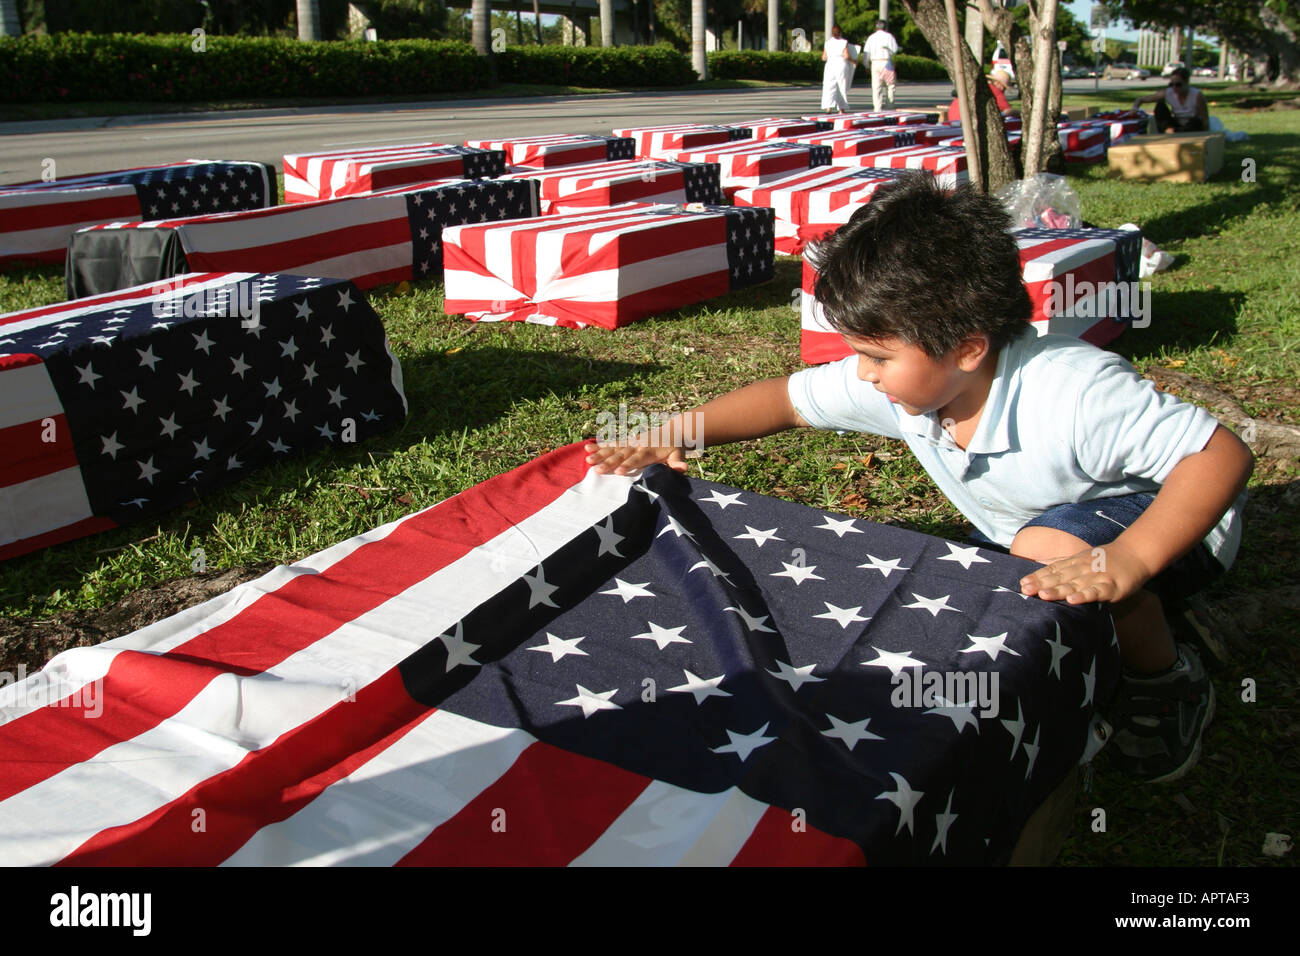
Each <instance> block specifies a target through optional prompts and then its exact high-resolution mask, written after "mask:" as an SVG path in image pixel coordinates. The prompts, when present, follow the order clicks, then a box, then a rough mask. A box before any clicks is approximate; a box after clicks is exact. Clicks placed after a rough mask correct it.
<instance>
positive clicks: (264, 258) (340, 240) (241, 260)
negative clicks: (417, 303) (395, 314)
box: [185, 214, 411, 278]
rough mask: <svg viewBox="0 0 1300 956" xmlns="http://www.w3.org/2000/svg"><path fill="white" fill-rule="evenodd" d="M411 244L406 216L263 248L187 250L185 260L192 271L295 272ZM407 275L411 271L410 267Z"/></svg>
mask: <svg viewBox="0 0 1300 956" xmlns="http://www.w3.org/2000/svg"><path fill="white" fill-rule="evenodd" d="M250 238H251V236H250ZM410 241H411V230H410V226H409V225H408V224H407V219H406V215H405V214H403V215H402V216H400V217H399V218H394V219H385V220H383V221H381V222H367V223H356V224H353V225H349V226H347V227H345V228H343V229H330V230H325V231H322V232H315V233H312V234H311V235H309V236H303V237H301V238H298V239H286V240H284V241H282V242H269V243H267V244H266V245H261V246H254V245H248V246H242V247H241V248H238V249H219V250H212V251H203V250H198V251H195V252H191V251H190V250H188V249H187V250H186V251H185V258H186V260H187V261H188V262H189V264H190V266H191V267H192V268H196V269H207V270H211V271H220V270H227V271H230V272H239V271H243V270H245V269H249V270H251V268H252V267H253V266H256V271H258V272H292V271H293V269H294V267H295V266H303V265H306V264H308V263H312V262H319V261H320V260H322V259H333V258H337V257H340V256H346V255H348V254H349V253H352V252H356V251H357V250H360V249H376V248H382V247H384V246H395V245H397V244H398V243H402V242H410ZM407 271H408V272H409V271H410V266H409V264H408V265H407ZM407 278H409V276H407Z"/></svg>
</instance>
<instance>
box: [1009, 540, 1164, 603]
mask: <svg viewBox="0 0 1300 956" xmlns="http://www.w3.org/2000/svg"><path fill="white" fill-rule="evenodd" d="M1151 577H1152V575H1151V572H1150V570H1148V568H1147V566H1146V565H1145V564H1144V563H1143V562H1142V560H1141V559H1139V558H1138V557H1137V555H1135V554H1134V553H1133V552H1131V551H1129V550H1128V549H1127V548H1125V547H1124V546H1123V545H1120V544H1118V543H1117V542H1114V541H1112V542H1111V543H1110V544H1107V545H1103V546H1102V547H1099V548H1090V549H1089V550H1087V551H1080V552H1079V553H1078V554H1072V555H1070V556H1069V557H1066V558H1057V559H1056V560H1055V561H1053V562H1052V563H1051V564H1049V565H1046V566H1045V567H1042V568H1040V569H1039V570H1037V571H1035V572H1034V573H1033V574H1028V575H1025V577H1023V578H1021V579H1020V590H1021V592H1022V593H1024V594H1036V595H1038V596H1039V597H1040V598H1042V599H1043V600H1044V601H1061V600H1064V601H1065V602H1066V603H1067V604H1085V603H1087V602H1089V601H1109V602H1111V603H1115V602H1116V601H1122V600H1124V598H1126V597H1129V596H1130V595H1132V594H1136V593H1137V591H1138V590H1139V589H1140V588H1141V587H1142V585H1144V584H1146V583H1147V581H1149V580H1151Z"/></svg>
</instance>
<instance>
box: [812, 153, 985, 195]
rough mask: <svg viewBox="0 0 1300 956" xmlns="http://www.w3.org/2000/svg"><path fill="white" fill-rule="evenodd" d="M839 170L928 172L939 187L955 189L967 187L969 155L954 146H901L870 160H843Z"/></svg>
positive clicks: (866, 157) (844, 157) (835, 160)
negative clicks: (859, 168)
mask: <svg viewBox="0 0 1300 956" xmlns="http://www.w3.org/2000/svg"><path fill="white" fill-rule="evenodd" d="M832 162H833V163H834V164H835V165H836V166H875V167H877V168H888V169H927V170H929V171H930V172H931V173H933V174H934V178H935V179H936V180H938V182H939V185H940V186H943V187H945V188H947V189H955V188H956V187H958V186H962V185H965V183H966V181H967V180H968V178H969V176H968V175H967V172H966V151H965V150H963V149H953V148H952V147H950V146H900V147H898V148H897V149H886V150H882V151H881V152H878V153H871V154H869V155H866V156H841V157H837V158H835V159H833V160H832Z"/></svg>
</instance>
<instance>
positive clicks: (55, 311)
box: [0, 272, 225, 328]
mask: <svg viewBox="0 0 1300 956" xmlns="http://www.w3.org/2000/svg"><path fill="white" fill-rule="evenodd" d="M224 274H225V273H220V272H203V273H200V272H188V273H185V274H184V275H179V276H174V277H172V278H171V279H164V280H162V281H160V282H151V283H147V284H145V285H139V286H135V287H134V288H130V289H118V290H116V291H115V292H106V293H104V294H103V295H97V296H90V297H88V298H85V299H74V300H72V301H71V302H56V303H54V304H53V305H45V306H39V307H38V308H35V309H24V310H23V311H22V312H10V313H9V314H8V315H0V328H3V327H4V326H6V325H10V324H12V323H15V322H26V321H28V320H30V319H39V318H42V317H45V316H52V315H60V314H62V313H64V312H69V313H70V312H89V311H94V310H95V309H98V308H99V307H100V306H104V305H110V304H114V305H122V304H124V303H126V302H134V301H136V300H138V299H147V298H149V297H150V296H154V295H159V294H161V293H162V292H163V291H175V290H178V289H181V288H186V289H188V288H190V287H191V286H197V285H201V284H202V283H204V282H207V281H208V280H210V279H219V278H221V276H222V275H224Z"/></svg>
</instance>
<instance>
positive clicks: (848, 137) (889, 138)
mask: <svg viewBox="0 0 1300 956" xmlns="http://www.w3.org/2000/svg"><path fill="white" fill-rule="evenodd" d="M785 142H787V143H804V144H807V145H810V146H829V147H830V148H831V157H832V158H834V157H838V156H864V155H866V154H867V153H879V152H883V151H884V150H886V149H893V148H894V147H896V146H914V145H915V144H916V133H915V132H914V131H913V129H912V128H911V127H908V126H888V127H885V128H884V129H873V130H852V129H850V130H839V131H838V132H831V133H810V134H807V135H804V136H790V137H787V138H786V140H785Z"/></svg>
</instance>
